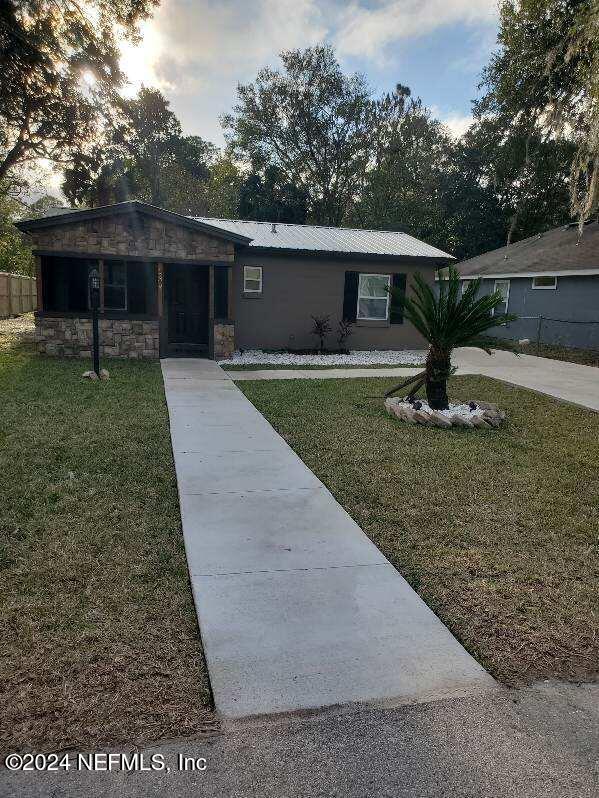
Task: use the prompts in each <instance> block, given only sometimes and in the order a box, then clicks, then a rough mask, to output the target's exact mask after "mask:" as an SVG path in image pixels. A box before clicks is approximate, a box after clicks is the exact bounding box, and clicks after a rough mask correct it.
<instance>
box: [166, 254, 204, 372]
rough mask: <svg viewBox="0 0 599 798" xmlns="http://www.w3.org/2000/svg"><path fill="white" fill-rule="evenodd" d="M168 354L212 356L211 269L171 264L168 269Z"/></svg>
mask: <svg viewBox="0 0 599 798" xmlns="http://www.w3.org/2000/svg"><path fill="white" fill-rule="evenodd" d="M165 288H166V310H167V319H168V353H169V354H170V355H204V356H206V355H207V354H208V337H209V336H208V329H209V325H208V291H209V273H208V267H207V266H190V265H187V264H184V263H169V264H168V265H167V266H165Z"/></svg>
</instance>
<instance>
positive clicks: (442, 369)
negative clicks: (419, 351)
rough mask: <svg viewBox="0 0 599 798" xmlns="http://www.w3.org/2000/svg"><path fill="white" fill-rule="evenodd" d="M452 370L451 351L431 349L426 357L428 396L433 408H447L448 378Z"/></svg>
mask: <svg viewBox="0 0 599 798" xmlns="http://www.w3.org/2000/svg"><path fill="white" fill-rule="evenodd" d="M450 371H451V352H450V351H447V350H446V349H435V348H433V347H431V348H430V349H429V352H428V355H427V358H426V398H427V401H428V403H429V405H430V407H431V409H432V410H447V408H448V407H449V399H448V398H447V380H448V379H449V374H450Z"/></svg>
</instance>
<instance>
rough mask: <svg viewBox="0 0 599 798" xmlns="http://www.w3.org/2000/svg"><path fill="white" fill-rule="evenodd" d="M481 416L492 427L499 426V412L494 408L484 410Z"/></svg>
mask: <svg viewBox="0 0 599 798" xmlns="http://www.w3.org/2000/svg"><path fill="white" fill-rule="evenodd" d="M482 418H483V419H484V420H485V421H486V422H487V424H490V425H491V426H492V427H500V426H501V418H500V417H499V412H498V411H495V410H485V412H484V413H483V414H482Z"/></svg>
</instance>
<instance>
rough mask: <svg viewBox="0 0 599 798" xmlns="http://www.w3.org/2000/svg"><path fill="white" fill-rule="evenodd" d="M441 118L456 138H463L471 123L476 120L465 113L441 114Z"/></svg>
mask: <svg viewBox="0 0 599 798" xmlns="http://www.w3.org/2000/svg"><path fill="white" fill-rule="evenodd" d="M440 118H441V122H443V124H444V125H445V127H446V128H447V129H448V130H449V132H450V133H451V135H452V136H453V137H454V138H455V139H459V138H461V137H462V136H463V135H464V133H465V132H466V131H467V130H468V128H469V127H470V125H471V124H472V123H473V122H474V118H473V117H472V116H469V115H464V114H448V115H447V116H445V117H443V116H441V117H440Z"/></svg>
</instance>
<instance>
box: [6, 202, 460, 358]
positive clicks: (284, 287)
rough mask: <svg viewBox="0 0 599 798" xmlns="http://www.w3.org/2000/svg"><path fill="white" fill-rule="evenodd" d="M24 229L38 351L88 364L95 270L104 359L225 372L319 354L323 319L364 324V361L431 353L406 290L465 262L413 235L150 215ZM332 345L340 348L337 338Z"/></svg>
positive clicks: (55, 220) (58, 219)
mask: <svg viewBox="0 0 599 798" xmlns="http://www.w3.org/2000/svg"><path fill="white" fill-rule="evenodd" d="M17 226H18V227H19V229H20V230H22V231H23V232H25V233H27V235H28V236H29V237H30V238H31V239H32V242H33V246H34V254H35V256H36V260H37V277H38V280H37V288H38V310H37V313H36V316H35V324H36V341H37V345H38V349H39V351H41V352H44V353H46V354H56V355H62V356H78V355H79V356H86V357H87V356H89V353H90V342H91V320H90V319H91V314H90V310H89V296H88V274H89V271H90V270H91V269H92V268H96V269H98V271H99V273H100V284H101V285H100V297H101V317H100V319H101V320H100V329H101V339H102V353H103V354H104V355H109V356H113V357H133V358H140V357H143V358H157V357H158V356H159V355H180V354H188V355H199V356H204V357H205V356H208V357H213V358H217V359H221V358H227V357H229V356H230V355H231V354H232V352H233V349H234V348H243V349H249V348H261V349H267V348H268V349H284V348H289V349H305V348H309V347H314V346H315V345H316V339H315V337H314V336H313V335H311V334H310V329H311V326H312V320H311V315H324V314H328V315H330V317H331V323H332V326H333V329H335V328H336V326H337V323H338V321H339V320H341V319H349V320H350V321H352V322H353V323H354V325H355V327H354V333H353V335H352V337H351V338H350V340H349V342H348V343H349V345H350V346H351V347H352V349H412V348H422V347H424V346H425V342H424V340H423V338H422V337H421V336H420V334H419V333H418V332H417V331H416V329H415V328H414V327H413V326H412V325H411V324H409V323H408V322H405V321H404V318H403V290H404V289H405V287H406V285H408V286H409V284H410V282H411V278H412V276H413V275H414V273H415V272H416V271H419V272H421V273H422V274H423V275H424V277H425V279H426V280H427V281H428V282H429V283H430V284H431V285H432V284H433V283H434V279H435V273H436V271H437V270H438V269H439V268H442V267H443V266H446V265H447V264H448V263H449V262H450V261H452V260H454V259H453V258H452V257H451V255H448V254H447V253H445V252H442V251H441V250H439V249H436V248H435V247H432V246H430V245H429V244H426V243H424V242H422V241H419V240H418V239H416V238H413V237H412V236H410V235H408V234H407V233H400V232H384V231H376V230H350V229H345V228H334V227H315V226H311V225H297V224H282V223H272V222H268V223H267V222H251V221H233V220H228V219H199V218H192V217H188V216H181V215H180V214H177V213H172V212H171V211H167V210H164V209H162V208H156V207H153V206H151V205H146V204H144V203H140V202H123V203H118V204H116V205H109V206H105V207H102V208H93V209H91V210H81V211H70V210H66V211H59V212H54V213H53V214H52V215H51V216H46V217H44V218H41V219H35V220H29V221H23V222H19V223H18V225H17ZM391 287H395V288H397V289H399V290H398V291H395V292H391V293H390V291H389V288H391ZM408 290H410V289H409V288H408ZM327 343H328V345H329V346H330V347H336V346H337V343H336V340H335V335H334V333H333V334H332V335H331V336H330V338H329V340H328V342H327Z"/></svg>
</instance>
